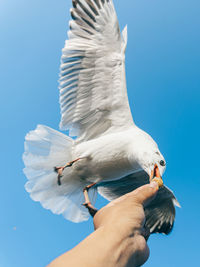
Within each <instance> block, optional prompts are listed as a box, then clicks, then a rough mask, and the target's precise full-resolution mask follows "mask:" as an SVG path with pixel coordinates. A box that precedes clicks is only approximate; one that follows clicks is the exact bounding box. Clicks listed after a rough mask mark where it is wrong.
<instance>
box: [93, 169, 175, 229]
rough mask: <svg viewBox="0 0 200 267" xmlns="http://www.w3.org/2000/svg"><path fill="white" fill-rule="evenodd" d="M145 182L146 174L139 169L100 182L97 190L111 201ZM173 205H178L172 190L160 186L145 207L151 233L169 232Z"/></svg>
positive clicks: (147, 223)
mask: <svg viewBox="0 0 200 267" xmlns="http://www.w3.org/2000/svg"><path fill="white" fill-rule="evenodd" d="M147 183H149V176H148V174H147V173H146V172H145V171H140V172H137V173H134V174H131V175H128V176H126V177H124V178H122V179H120V180H117V181H112V182H107V183H106V182H105V183H102V184H100V186H99V187H98V192H99V193H100V194H101V195H102V196H103V197H105V198H106V199H108V200H109V201H111V200H114V199H116V198H118V197H120V196H122V195H125V194H127V193H129V192H131V191H133V190H135V189H137V188H138V187H140V186H142V185H144V184H147ZM175 206H180V205H179V203H178V201H177V200H176V198H175V196H174V194H173V192H172V191H171V190H170V189H169V188H167V187H166V186H163V187H161V188H160V190H159V191H158V194H157V196H156V198H155V199H154V200H153V201H152V202H151V203H150V204H149V205H148V206H147V207H145V216H146V226H147V227H148V228H149V229H150V232H151V233H165V234H169V233H170V232H171V230H172V228H173V225H174V219H175Z"/></svg>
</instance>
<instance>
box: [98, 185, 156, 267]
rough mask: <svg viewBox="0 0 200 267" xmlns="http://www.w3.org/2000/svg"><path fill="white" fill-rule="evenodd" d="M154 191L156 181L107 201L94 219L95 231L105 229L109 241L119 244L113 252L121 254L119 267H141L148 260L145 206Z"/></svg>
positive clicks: (150, 199)
mask: <svg viewBox="0 0 200 267" xmlns="http://www.w3.org/2000/svg"><path fill="white" fill-rule="evenodd" d="M157 192H158V184H157V183H156V182H152V183H151V184H148V185H144V186H142V187H140V188H138V189H136V190H135V191H133V192H131V193H128V194H126V195H124V196H122V197H120V198H118V199H116V200H114V201H112V202H110V203H109V204H108V205H107V206H105V207H104V208H102V209H101V210H99V211H98V212H97V213H96V215H95V216H94V227H95V229H96V230H98V229H100V228H105V229H110V231H111V232H112V233H114V235H112V238H113V239H114V240H112V241H113V243H115V241H116V244H118V247H117V246H116V249H117V251H120V257H121V261H122V263H121V264H120V265H119V266H131V267H133V266H141V265H143V264H144V263H145V262H146V261H147V259H148V257H149V248H148V246H147V240H148V237H149V235H150V232H149V230H148V229H145V228H144V224H145V214H144V207H145V206H146V205H147V204H148V203H149V202H151V201H152V200H153V199H154V198H155V196H156V194H157ZM108 233H109V230H108ZM120 240H121V243H120ZM122 258H123V259H122Z"/></svg>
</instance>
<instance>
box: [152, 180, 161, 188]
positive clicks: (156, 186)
mask: <svg viewBox="0 0 200 267" xmlns="http://www.w3.org/2000/svg"><path fill="white" fill-rule="evenodd" d="M150 187H151V188H159V186H158V183H156V182H155V181H153V182H151V183H150Z"/></svg>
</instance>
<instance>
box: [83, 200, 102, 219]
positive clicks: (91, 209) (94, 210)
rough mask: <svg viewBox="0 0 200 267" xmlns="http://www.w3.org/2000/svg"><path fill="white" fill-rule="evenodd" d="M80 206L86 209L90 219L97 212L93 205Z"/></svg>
mask: <svg viewBox="0 0 200 267" xmlns="http://www.w3.org/2000/svg"><path fill="white" fill-rule="evenodd" d="M82 205H83V206H84V207H86V208H87V209H88V211H89V213H90V215H91V216H92V217H94V216H95V214H96V213H97V212H98V210H97V209H95V207H93V205H92V204H91V202H85V203H83V204H82Z"/></svg>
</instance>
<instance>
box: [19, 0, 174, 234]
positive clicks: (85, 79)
mask: <svg viewBox="0 0 200 267" xmlns="http://www.w3.org/2000/svg"><path fill="white" fill-rule="evenodd" d="M73 7H74V8H73V9H72V10H71V15H72V19H73V20H72V21H70V31H69V33H68V36H69V40H67V41H66V44H65V48H64V49H63V56H62V62H61V75H60V87H59V89H60V105H61V114H62V118H61V124H60V127H61V129H64V130H69V135H70V136H76V137H77V138H76V139H72V138H70V137H68V136H66V135H64V134H62V133H59V132H57V131H55V130H53V129H51V128H48V127H46V126H42V125H39V126H38V127H37V129H36V130H35V131H31V132H30V133H29V134H28V135H27V136H26V142H25V153H24V157H23V158H24V162H25V166H26V168H25V170H24V172H25V174H26V176H27V178H28V179H29V181H28V182H27V184H26V189H27V191H28V192H30V194H31V197H32V198H33V199H34V200H35V201H40V202H41V204H42V205H43V206H44V207H45V208H47V209H51V210H52V211H53V212H54V213H56V214H63V215H64V217H65V218H66V219H69V220H71V221H74V222H80V221H83V220H87V219H88V216H89V214H88V212H87V210H86V209H85V207H83V206H82V203H83V202H84V197H83V192H82V191H83V188H85V187H86V186H88V185H90V184H92V183H95V184H96V185H95V186H94V187H93V188H91V189H90V190H89V195H90V198H91V201H92V202H93V204H94V202H95V199H96V192H97V190H98V192H99V193H100V194H101V195H102V196H104V197H105V198H107V199H108V200H112V199H115V198H117V197H119V196H121V195H123V194H125V193H128V192H130V191H131V190H134V189H136V188H137V187H139V186H141V185H143V184H146V183H148V182H149V177H150V175H151V172H152V170H153V168H154V166H155V164H156V166H158V168H159V171H160V173H161V175H162V174H163V173H164V171H165V160H164V158H163V156H162V154H161V153H160V151H159V149H158V146H157V144H156V143H155V141H154V140H153V139H152V138H151V137H150V136H149V135H148V134H147V133H145V132H144V131H142V130H141V129H139V128H138V127H137V126H136V125H135V123H134V121H133V119H132V116H131V112H130V108H129V104H128V97H127V92H126V79H125V49H126V44H127V30H126V28H125V30H124V31H123V33H122V36H121V34H120V30H119V25H118V20H117V17H116V13H115V9H114V5H113V3H112V1H111V0H107V1H103V0H73ZM67 162H73V164H68V165H67V166H68V167H69V166H70V168H62V172H61V173H60V177H59V178H61V183H60V186H59V185H58V183H57V174H56V172H55V171H54V168H55V167H59V166H64V165H65V164H66V163H67ZM58 169H59V168H56V170H58ZM61 174H62V175H61ZM61 176H62V177H61ZM176 203H177V202H176V199H175V196H174V195H173V193H172V192H171V191H170V190H169V189H168V188H166V187H163V188H161V190H160V191H159V194H158V196H157V198H156V199H155V201H154V202H153V204H152V205H150V206H147V207H146V209H145V212H146V217H147V222H146V224H147V226H148V227H149V228H150V231H151V232H164V233H169V232H170V231H171V229H172V227H173V223H174V217H175V208H174V204H176Z"/></svg>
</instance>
